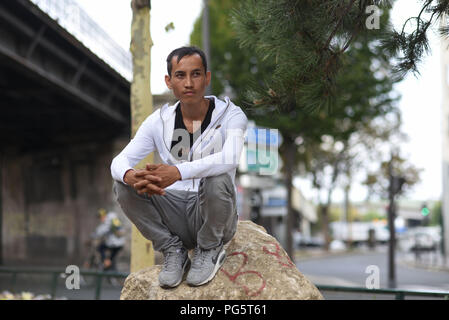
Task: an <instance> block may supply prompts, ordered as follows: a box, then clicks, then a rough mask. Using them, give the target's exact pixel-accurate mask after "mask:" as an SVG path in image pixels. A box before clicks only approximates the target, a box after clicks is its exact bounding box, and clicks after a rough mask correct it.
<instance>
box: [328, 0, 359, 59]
mask: <svg viewBox="0 0 449 320" xmlns="http://www.w3.org/2000/svg"><path fill="white" fill-rule="evenodd" d="M355 2H356V0H351V2H350V3H349V4H348V5H347V6H346V8H345V10H344V12H343V14H342V15H341V16H340V20H339V21H338V23H337V25H336V27H335V28H334V30H332V33H331V34H330V36H329V38H328V39H327V41H326V43H325V45H324V47H323V48H322V49H323V50H326V48H328V47H329V45H330V43H331V41H332V39H333V38H334V36H335V34H336V33H337V31H338V29H339V28H340V26H341V24H342V23H343V19H344V17H345V16H346V14H348V12H349V10H351V7H352V6H353V5H354V3H355Z"/></svg>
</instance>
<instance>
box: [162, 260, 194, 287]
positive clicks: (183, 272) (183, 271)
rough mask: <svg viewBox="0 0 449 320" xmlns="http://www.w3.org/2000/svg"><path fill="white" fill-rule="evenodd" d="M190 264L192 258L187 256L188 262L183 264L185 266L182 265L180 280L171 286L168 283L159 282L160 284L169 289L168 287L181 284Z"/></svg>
mask: <svg viewBox="0 0 449 320" xmlns="http://www.w3.org/2000/svg"><path fill="white" fill-rule="evenodd" d="M189 266H190V259H189V258H187V259H186V262H184V265H183V267H182V276H181V277H180V279H179V281H178V282H176V283H175V284H174V285H172V286H169V285H167V284H161V283H159V286H160V287H161V288H164V289H167V288H175V287H177V286H179V285H180V284H181V282H182V279H184V276H185V274H186V270H187V269H188V267H189Z"/></svg>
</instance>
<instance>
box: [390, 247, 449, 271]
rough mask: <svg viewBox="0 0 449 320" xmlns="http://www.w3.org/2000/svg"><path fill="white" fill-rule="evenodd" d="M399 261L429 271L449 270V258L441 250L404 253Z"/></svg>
mask: <svg viewBox="0 0 449 320" xmlns="http://www.w3.org/2000/svg"><path fill="white" fill-rule="evenodd" d="M399 263H402V264H403V265H405V266H408V267H412V268H418V269H425V270H429V271H444V272H449V259H447V258H446V259H444V256H443V255H442V254H441V253H440V252H425V253H421V254H419V255H416V254H415V253H402V254H401V257H400V260H399Z"/></svg>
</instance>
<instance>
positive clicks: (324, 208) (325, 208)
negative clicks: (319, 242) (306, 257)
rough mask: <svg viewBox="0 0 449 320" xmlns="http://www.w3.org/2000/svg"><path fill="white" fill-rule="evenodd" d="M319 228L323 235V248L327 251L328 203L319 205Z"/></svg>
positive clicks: (328, 239) (328, 235)
mask: <svg viewBox="0 0 449 320" xmlns="http://www.w3.org/2000/svg"><path fill="white" fill-rule="evenodd" d="M321 224H322V225H321V230H322V232H323V237H324V247H323V249H324V250H326V251H329V245H330V242H331V240H330V234H329V205H327V204H325V205H323V206H322V207H321Z"/></svg>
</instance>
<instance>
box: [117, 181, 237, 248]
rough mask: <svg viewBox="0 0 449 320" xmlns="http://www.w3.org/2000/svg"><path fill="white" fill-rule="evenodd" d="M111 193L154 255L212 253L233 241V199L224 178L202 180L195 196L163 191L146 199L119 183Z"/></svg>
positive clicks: (235, 225)
mask: <svg viewBox="0 0 449 320" xmlns="http://www.w3.org/2000/svg"><path fill="white" fill-rule="evenodd" d="M114 192H115V194H116V197H117V201H118V203H119V204H120V206H121V208H122V210H123V212H124V213H125V214H126V215H127V216H128V218H129V219H130V220H131V221H132V222H133V223H134V225H135V226H136V227H137V229H138V230H139V231H140V232H141V233H142V235H143V236H144V237H145V238H147V239H148V240H151V241H152V242H153V247H154V249H155V250H157V251H162V252H163V251H165V250H167V249H169V248H170V247H179V246H184V247H185V248H187V249H193V248H195V246H197V245H198V246H199V247H201V248H203V249H211V248H214V247H216V246H218V245H220V243H221V242H223V244H225V243H227V242H228V241H230V240H231V239H232V237H233V236H234V234H235V231H236V228H237V220H238V215H237V209H236V195H235V190H234V185H233V183H232V180H231V177H230V176H229V175H228V174H227V173H224V174H221V175H219V176H214V177H207V178H202V179H201V180H200V185H199V187H198V192H192V191H182V190H170V189H166V190H165V195H164V196H160V195H152V196H150V197H149V196H147V195H146V194H145V195H139V194H137V192H136V190H135V189H134V188H132V187H130V186H128V185H125V184H123V183H121V182H117V181H116V182H115V183H114Z"/></svg>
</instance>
